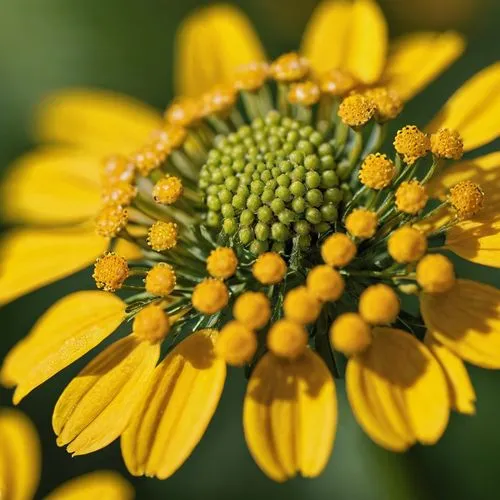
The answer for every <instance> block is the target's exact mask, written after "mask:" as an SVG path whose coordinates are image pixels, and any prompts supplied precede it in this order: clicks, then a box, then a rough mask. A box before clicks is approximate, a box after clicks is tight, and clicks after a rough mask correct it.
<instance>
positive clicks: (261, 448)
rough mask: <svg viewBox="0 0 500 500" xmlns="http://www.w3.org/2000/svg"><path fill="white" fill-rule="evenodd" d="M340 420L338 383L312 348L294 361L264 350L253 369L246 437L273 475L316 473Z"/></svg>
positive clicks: (246, 409) (281, 477)
mask: <svg viewBox="0 0 500 500" xmlns="http://www.w3.org/2000/svg"><path fill="white" fill-rule="evenodd" d="M336 425H337V401H336V394H335V385H334V382H333V379H332V376H331V375H330V372H329V371H328V368H327V367H326V365H325V364H324V362H323V360H322V359H321V358H320V357H319V356H318V355H317V354H315V353H314V352H313V351H309V350H308V351H306V353H305V354H304V355H303V356H301V357H300V358H299V359H297V360H296V361H293V362H289V361H283V360H281V359H279V358H277V357H276V356H274V355H273V354H270V353H268V354H266V355H265V356H264V357H263V358H262V359H261V360H260V361H259V363H258V365H257V366H256V368H255V370H254V371H253V373H252V376H251V378H250V381H249V383H248V387H247V393H246V396H245V404H244V409H243V426H244V430H245V439H246V442H247V444H248V447H249V449H250V453H251V454H252V456H253V458H254V459H255V461H256V462H257V465H258V466H259V467H260V468H261V469H262V470H263V471H264V472H265V473H266V474H267V475H268V476H269V477H270V478H271V479H274V480H275V481H279V482H282V481H286V480H287V479H289V478H291V477H294V476H295V475H296V474H297V473H299V472H300V473H301V474H302V475H303V476H305V477H316V476H318V475H319V474H320V473H321V472H322V470H323V469H324V467H325V466H326V464H327V462H328V459H329V457H330V454H331V451H332V447H333V441H334V438H335V430H336Z"/></svg>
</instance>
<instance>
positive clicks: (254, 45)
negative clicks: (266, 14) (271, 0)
mask: <svg viewBox="0 0 500 500" xmlns="http://www.w3.org/2000/svg"><path fill="white" fill-rule="evenodd" d="M265 59H266V55H265V52H264V49H263V48H262V45H261V43H260V41H259V38H258V36H257V34H256V33H255V31H254V29H253V27H252V25H251V23H250V21H249V20H248V18H247V17H246V16H245V15H244V14H243V13H242V12H241V11H240V10H239V9H237V8H236V7H234V6H231V5H214V6H211V7H207V8H202V9H199V10H197V11H196V12H194V13H193V14H192V15H190V16H189V17H188V18H187V19H186V20H185V21H184V22H183V24H182V26H181V28H180V29H179V31H178V32H177V36H176V48H175V60H176V61H175V66H176V72H175V75H176V81H175V86H176V91H177V93H178V94H181V95H187V96H194V97H196V96H199V95H201V94H203V93H204V92H207V91H208V90H209V89H210V88H211V87H213V86H214V85H217V84H220V83H230V82H231V81H232V78H233V73H234V69H235V68H236V67H237V66H240V65H242V64H246V63H249V62H253V61H264V60H265Z"/></svg>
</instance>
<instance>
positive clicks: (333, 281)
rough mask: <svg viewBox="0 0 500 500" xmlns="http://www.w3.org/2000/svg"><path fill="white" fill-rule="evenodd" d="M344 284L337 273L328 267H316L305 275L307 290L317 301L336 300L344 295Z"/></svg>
mask: <svg viewBox="0 0 500 500" xmlns="http://www.w3.org/2000/svg"><path fill="white" fill-rule="evenodd" d="M344 287H345V283H344V280H343V278H342V276H341V275H340V273H339V272H338V271H336V270H335V269H332V268H331V267H330V266H327V265H323V266H316V267H314V268H313V269H311V271H309V274H308V275H307V289H308V290H309V292H310V293H311V294H312V295H314V296H315V297H316V298H317V299H318V300H322V301H324V302H327V301H332V302H333V301H335V300H338V299H339V298H340V297H341V296H342V294H343V293H344Z"/></svg>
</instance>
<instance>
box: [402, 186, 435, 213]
mask: <svg viewBox="0 0 500 500" xmlns="http://www.w3.org/2000/svg"><path fill="white" fill-rule="evenodd" d="M428 199H429V196H428V195H427V192H426V190H425V187H424V186H422V184H420V182H418V181H417V180H412V181H405V182H402V183H401V184H400V186H399V187H398V189H397V190H396V207H397V209H398V210H399V211H400V212H405V213H407V214H412V215H415V214H417V213H418V212H420V210H422V208H424V207H425V205H426V203H427V200H428Z"/></svg>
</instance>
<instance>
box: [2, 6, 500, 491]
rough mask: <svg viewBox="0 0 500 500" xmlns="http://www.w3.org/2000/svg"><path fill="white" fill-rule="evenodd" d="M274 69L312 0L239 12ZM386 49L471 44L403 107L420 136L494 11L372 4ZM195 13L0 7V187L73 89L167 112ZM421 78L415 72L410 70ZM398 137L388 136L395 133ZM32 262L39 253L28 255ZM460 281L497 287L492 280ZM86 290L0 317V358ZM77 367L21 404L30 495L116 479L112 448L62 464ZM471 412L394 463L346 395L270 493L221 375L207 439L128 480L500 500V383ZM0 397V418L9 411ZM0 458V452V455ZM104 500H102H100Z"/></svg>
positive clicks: (184, 486)
mask: <svg viewBox="0 0 500 500" xmlns="http://www.w3.org/2000/svg"><path fill="white" fill-rule="evenodd" d="M230 3H234V4H237V5H240V6H241V7H242V8H243V9H244V10H245V11H246V12H247V13H248V15H249V16H250V17H251V19H252V21H253V22H254V24H255V26H256V27H257V29H258V31H259V33H260V35H261V38H262V40H263V41H264V42H265V44H266V46H267V48H268V54H269V56H270V57H275V56H277V55H278V54H279V53H280V52H283V51H288V50H293V49H295V48H297V46H298V44H299V41H300V36H301V33H302V31H303V28H304V26H305V23H306V21H307V19H308V17H309V15H310V13H311V12H312V10H313V8H314V6H315V5H316V4H317V3H318V2H317V1H316V0H272V1H271V0H246V1H245V0H241V1H239V2H230ZM380 3H381V5H382V8H383V10H384V12H385V13H386V16H387V17H388V19H389V22H390V31H391V36H397V35H398V34H401V33H404V32H407V31H412V30H416V29H429V30H435V29H439V30H446V29H457V30H459V31H461V32H463V33H464V34H465V35H467V37H468V39H469V44H468V48H467V51H466V53H465V56H464V57H463V58H462V59H461V60H460V61H459V62H457V63H456V64H455V65H454V66H453V67H452V68H451V70H449V71H448V72H447V73H446V74H445V75H444V76H443V77H442V78H441V79H440V80H439V82H436V83H434V84H433V85H431V86H430V87H429V88H428V89H427V90H425V91H424V92H423V93H422V94H420V95H419V96H418V97H417V99H415V100H414V101H413V102H412V103H410V104H409V105H408V106H407V107H406V109H405V111H404V113H403V115H402V117H401V119H400V122H399V123H401V122H403V121H410V120H411V122H412V123H416V124H419V125H423V124H425V123H426V121H427V120H428V119H429V118H431V117H432V115H433V113H434V111H435V110H436V109H437V108H438V106H439V104H440V103H441V102H443V101H444V99H445V98H446V96H448V95H449V94H450V93H451V92H452V91H453V90H455V89H456V88H457V87H458V86H459V85H460V83H461V82H463V81H464V80H465V79H467V78H468V77H470V76H471V75H472V74H473V73H474V72H475V71H477V70H478V69H480V68H481V67H483V66H485V65H487V64H489V63H491V62H492V61H493V60H495V59H496V58H498V49H499V47H500V37H499V33H498V19H500V2H499V1H498V0H489V1H488V0H381V1H380ZM206 4H209V2H203V1H201V0H183V1H182V2H181V1H179V0H176V1H171V0H142V1H140V2H139V1H137V0H71V1H68V0H0V175H1V174H2V173H3V172H4V171H5V169H6V168H7V167H8V164H9V163H10V162H11V161H12V160H13V159H14V158H15V157H16V156H18V155H19V154H22V153H23V152H24V151H26V150H27V149H29V148H30V147H31V146H33V144H32V142H31V139H30V116H31V114H32V111H33V108H34V106H35V105H36V104H37V102H39V100H40V99H41V98H42V97H43V96H44V95H45V94H46V93H47V92H49V91H53V90H54V89H58V88H63V87H70V86H86V87H100V88H106V89H113V90H116V91H120V92H123V93H126V94H129V95H132V96H135V97H137V98H140V99H142V100H144V101H146V102H148V103H150V104H152V105H154V106H157V107H158V108H160V109H161V108H164V107H165V105H166V104H167V103H168V101H169V100H170V99H171V98H172V95H173V88H172V82H173V76H172V75H173V43H174V35H175V30H176V28H177V26H178V25H179V23H180V22H181V20H182V18H183V17H184V16H185V15H186V14H187V13H188V12H189V11H190V10H192V9H194V8H196V7H197V6H200V5H206ZM415 70H416V71H418V68H415ZM396 126H397V124H396ZM33 251H34V254H33V258H36V253H35V252H36V249H33ZM459 267H460V272H461V273H462V275H465V276H468V277H471V276H473V277H474V278H476V279H481V280H483V281H486V282H489V283H492V284H496V285H497V286H498V284H499V276H498V273H496V274H495V273H492V272H491V270H487V269H486V268H481V269H479V268H478V267H475V268H474V270H472V268H471V267H470V266H468V265H466V264H465V263H464V262H463V261H462V262H460V263H459ZM81 288H86V289H91V288H93V283H92V282H91V278H90V274H89V273H88V272H85V271H84V272H81V273H78V274H77V275H75V276H73V277H70V278H68V279H66V280H64V281H62V282H60V283H58V284H56V285H53V286H49V287H46V288H44V289H42V290H40V291H38V292H35V293H32V294H29V295H28V296H26V297H23V298H21V299H19V300H17V301H15V302H14V303H11V304H9V305H7V306H5V307H4V308H3V309H1V310H0V359H2V358H3V356H4V355H5V353H6V352H7V351H8V349H9V348H10V347H11V346H12V345H13V344H14V343H15V342H16V340H18V339H19V338H21V337H22V336H23V335H25V334H26V333H27V332H28V330H29V328H30V326H31V325H32V324H33V322H34V320H35V319H36V318H37V317H38V316H39V315H40V314H41V313H42V312H43V311H44V310H45V309H46V308H47V307H48V306H49V305H50V304H51V303H52V302H54V301H55V300H57V299H59V298H60V297H62V296H64V295H65V294H67V293H69V292H71V291H73V290H75V289H81ZM87 359H88V357H87V358H84V359H83V360H80V362H79V363H77V364H76V365H75V366H73V367H70V368H69V369H67V370H65V371H64V372H63V373H61V374H59V375H58V376H56V377H55V378H54V379H52V380H51V381H49V382H48V383H46V384H45V385H44V386H43V387H42V388H41V389H40V390H37V391H35V392H34V393H33V394H31V395H30V396H29V397H28V398H26V400H25V401H23V403H22V404H21V408H22V409H23V410H24V411H25V412H27V413H28V415H29V416H30V417H31V418H32V419H33V420H34V422H35V424H36V426H37V428H38V430H39V433H40V436H41V441H42V446H43V456H44V465H43V473H42V481H41V485H40V488H39V492H38V496H39V497H40V498H41V497H43V496H44V495H45V494H47V493H48V492H49V491H50V490H51V489H52V488H54V487H55V486H57V485H58V484H60V483H62V482H63V481H64V480H67V479H69V478H71V477H74V476H77V475H80V474H82V473H85V472H89V471H92V470H96V469H100V468H108V469H116V470H119V471H121V472H123V473H124V474H126V472H125V469H124V467H123V465H122V461H121V457H120V451H119V445H118V443H115V444H113V445H112V446H110V447H108V448H106V449H105V450H102V451H101V452H98V453H95V454H93V455H90V456H85V457H78V458H71V457H70V456H69V455H68V454H67V453H66V452H65V451H64V450H62V449H58V448H57V446H56V445H55V439H54V436H53V433H52V430H51V423H50V418H51V412H52V408H53V406H54V404H55V402H56V400H57V397H58V394H60V392H61V390H62V389H63V387H64V386H65V384H66V383H67V382H68V380H69V379H70V378H71V377H72V376H73V375H75V374H76V373H77V371H79V370H80V369H81V368H82V367H83V366H84V364H85V363H86V362H87ZM470 373H471V377H472V380H473V383H474V385H475V388H476V392H477V396H478V403H477V415H476V416H475V417H472V418H471V417H463V416H459V415H453V416H452V419H451V422H450V425H449V428H448V430H447V431H446V434H445V436H444V437H443V439H442V440H441V441H440V443H439V444H438V445H436V446H434V447H431V448H426V447H422V446H417V447H415V448H413V449H412V450H411V451H410V452H408V453H406V454H403V455H398V454H391V453H388V452H385V451H384V450H381V449H379V448H377V447H376V446H375V445H374V444H373V443H372V442H371V441H370V440H369V439H368V438H367V437H365V436H364V435H363V433H362V431H361V430H360V428H359V427H358V426H357V424H356V422H355V421H354V419H353V417H352V415H351V413H350V410H349V408H348V405H347V402H346V399H345V392H344V390H343V387H342V383H341V384H339V386H340V387H339V392H340V395H339V397H340V426H339V429H338V432H337V440H336V445H335V450H334V454H333V456H332V458H331V460H330V463H329V465H328V467H327V469H326V470H325V472H324V473H323V474H322V476H321V477H320V478H318V479H316V480H314V481H306V480H302V479H296V480H293V481H291V482H289V483H287V484H285V485H277V484H274V483H272V482H271V481H269V480H268V479H267V478H266V477H265V476H264V475H263V474H262V473H261V472H260V471H259V469H258V468H257V466H256V465H255V464H254V463H253V461H252V459H251V458H250V456H249V453H248V451H247V449H246V446H245V443H244V439H243V433H242V429H241V403H242V398H243V394H244V389H245V381H244V378H243V375H242V374H241V370H240V371H233V372H231V373H230V376H229V379H228V383H227V385H226V389H225V392H224V396H223V398H222V402H221V405H220V407H219V410H218V412H217V413H216V415H215V418H214V420H213V422H212V424H211V425H210V427H209V429H208V431H207V434H206V435H205V437H204V439H203V440H202V442H201V443H200V445H199V446H198V447H197V449H196V451H195V452H194V454H193V455H192V456H191V458H190V459H189V460H188V462H187V463H186V464H185V465H184V467H183V468H182V469H181V470H180V471H179V472H178V473H177V474H176V475H175V476H174V477H173V478H171V479H169V480H167V481H163V482H161V481H157V480H151V479H142V478H141V479H136V480H133V482H134V486H135V487H136V490H137V498H138V499H150V498H175V499H182V500H183V499H198V498H204V499H210V498H217V499H219V500H223V499H226V498H227V499H233V498H238V499H241V500H243V499H246V498H256V497H259V498H275V499H281V498H283V499H285V498H286V499H290V500H292V499H303V498H308V499H311V500H312V499H316V498H318V499H326V498H336V499H350V500H351V499H352V500H358V499H360V500H372V499H374V500H375V499H383V500H392V499H397V500H400V499H405V500H406V499H410V500H413V499H423V498H425V499H434V498H436V499H437V498H443V497H447V498H448V497H450V498H454V499H457V500H458V499H469V498H474V499H490V498H498V491H500V430H499V429H500V427H499V422H500V397H499V394H500V391H499V387H500V373H498V372H492V371H483V370H479V369H475V368H473V367H471V368H470ZM10 397H11V394H10V392H8V391H6V390H3V389H0V405H1V406H8V405H10V404H11V403H10ZM0 446H1V443H0ZM103 500H104V499H103Z"/></svg>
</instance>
